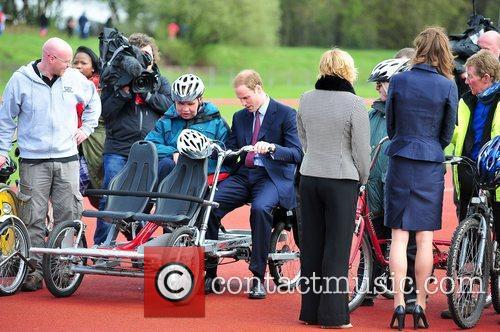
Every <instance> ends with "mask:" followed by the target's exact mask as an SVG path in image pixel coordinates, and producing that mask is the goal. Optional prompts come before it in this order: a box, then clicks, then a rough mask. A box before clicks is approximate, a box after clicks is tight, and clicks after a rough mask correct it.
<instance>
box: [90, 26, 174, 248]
mask: <svg viewBox="0 0 500 332" xmlns="http://www.w3.org/2000/svg"><path fill="white" fill-rule="evenodd" d="M128 41H129V43H130V44H131V45H133V46H137V47H138V48H140V49H141V50H142V52H143V55H144V58H145V59H148V60H149V61H148V63H146V65H147V68H146V69H145V71H143V73H142V74H141V76H140V77H139V78H137V77H136V78H135V79H134V80H132V82H130V83H129V84H128V85H125V86H122V87H121V88H118V89H115V88H114V87H113V86H112V85H108V86H105V87H104V88H103V90H102V96H101V99H102V108H103V111H102V115H103V117H104V121H105V126H106V141H105V143H104V155H103V169H104V180H103V188H104V189H107V188H108V185H109V183H110V182H111V179H113V177H114V176H115V175H116V174H118V172H120V171H121V170H122V169H123V167H124V166H125V163H126V162H127V158H128V154H129V151H130V147H131V146H132V144H133V143H134V142H136V141H139V140H142V139H144V137H146V135H147V134H148V133H149V132H150V131H151V130H153V129H154V126H155V123H156V121H158V119H159V118H160V117H161V116H162V115H163V114H164V113H165V112H166V111H167V110H168V108H169V107H170V106H171V105H172V104H173V102H172V98H171V95H170V84H169V82H168V80H167V79H166V78H165V77H163V76H161V74H160V71H159V69H158V66H157V63H158V61H159V52H158V47H157V46H156V43H155V41H154V39H153V38H151V37H149V36H147V35H146V34H143V33H134V34H132V35H131V36H130V37H129V39H128ZM145 72H146V76H145ZM147 73H151V74H153V75H154V76H155V77H156V82H155V84H152V86H149V85H150V84H149V83H150V82H148V80H149V78H148V77H153V75H149V76H147ZM144 77H146V78H144ZM148 89H149V91H148ZM134 91H135V92H134ZM105 205H106V200H105V198H103V199H101V202H100V204H99V209H100V210H102V209H104V207H105ZM110 227H111V224H109V223H106V222H105V221H103V220H100V219H97V227H96V231H95V234H94V243H95V244H101V243H102V242H104V241H105V240H106V237H107V233H108V231H109V228H110Z"/></svg>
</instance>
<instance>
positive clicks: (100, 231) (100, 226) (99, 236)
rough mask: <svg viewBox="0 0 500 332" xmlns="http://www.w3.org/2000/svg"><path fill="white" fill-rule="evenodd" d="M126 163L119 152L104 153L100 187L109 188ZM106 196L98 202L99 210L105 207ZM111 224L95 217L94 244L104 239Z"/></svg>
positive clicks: (125, 159) (125, 158)
mask: <svg viewBox="0 0 500 332" xmlns="http://www.w3.org/2000/svg"><path fill="white" fill-rule="evenodd" d="M126 163H127V157H124V156H122V155H119V154H112V153H109V154H104V155H103V159H102V165H103V169H104V179H103V182H102V189H109V188H108V186H109V184H110V182H111V180H112V179H113V178H114V177H115V176H116V174H118V173H119V172H120V171H121V170H122V169H123V167H125V164H126ZM106 202H107V198H106V197H103V198H102V199H101V201H100V202H99V211H103V210H104V208H105V207H106ZM110 228H111V224H110V223H107V222H105V221H104V220H102V219H100V218H97V225H96V229H95V233H94V244H101V243H103V242H104V241H105V240H106V237H107V236H108V232H109V229H110Z"/></svg>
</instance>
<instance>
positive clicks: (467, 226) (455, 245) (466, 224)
mask: <svg viewBox="0 0 500 332" xmlns="http://www.w3.org/2000/svg"><path fill="white" fill-rule="evenodd" d="M479 225H480V222H479V220H477V219H475V218H473V217H467V218H466V219H464V220H463V221H462V222H460V224H459V225H458V227H457V228H456V229H455V232H454V233H453V237H452V240H451V245H450V250H449V252H448V261H447V269H446V276H447V277H448V279H447V283H446V288H447V289H446V291H447V298H448V308H449V309H450V312H451V316H452V318H453V321H454V322H455V324H457V326H459V327H461V328H464V329H469V328H472V327H474V326H475V325H476V324H477V322H478V321H479V319H480V318H481V314H482V312H483V309H484V303H485V300H486V296H487V289H488V281H489V272H490V267H489V264H490V258H491V241H490V238H489V230H488V231H487V234H488V239H487V240H486V246H485V256H484V259H483V271H484V274H483V276H482V284H483V292H482V293H481V294H480V295H478V301H477V303H476V306H475V308H474V310H473V311H472V313H471V314H470V315H469V316H468V317H463V316H462V314H461V308H460V307H459V303H457V300H456V299H455V297H454V294H455V292H454V290H453V289H452V287H454V285H453V284H452V283H451V280H454V276H455V274H456V271H455V269H456V268H455V267H456V265H457V260H458V259H459V254H460V247H461V245H462V241H463V240H464V237H465V235H466V234H468V232H469V231H470V230H474V229H475V230H479ZM452 290H453V291H452Z"/></svg>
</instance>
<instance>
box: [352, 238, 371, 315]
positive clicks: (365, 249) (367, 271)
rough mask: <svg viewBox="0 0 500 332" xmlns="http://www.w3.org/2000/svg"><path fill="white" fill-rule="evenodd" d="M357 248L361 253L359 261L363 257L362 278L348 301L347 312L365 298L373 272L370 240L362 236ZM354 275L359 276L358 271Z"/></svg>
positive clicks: (354, 308)
mask: <svg viewBox="0 0 500 332" xmlns="http://www.w3.org/2000/svg"><path fill="white" fill-rule="evenodd" d="M358 250H359V255H361V257H360V261H361V259H363V260H364V262H365V264H364V267H363V278H362V282H361V285H360V286H359V287H358V286H356V288H357V289H358V291H357V292H356V293H355V295H354V296H353V297H352V298H351V299H350V301H349V312H353V311H354V310H356V309H357V308H358V307H359V306H360V305H361V303H363V300H364V299H365V296H366V294H367V293H368V290H369V287H370V281H371V280H372V274H373V257H372V253H371V245H370V241H369V240H368V238H367V237H366V236H363V241H362V242H361V246H360V247H359V249H358ZM352 268H354V267H350V268H349V270H351V269H352ZM356 269H357V267H356ZM356 275H358V276H359V273H358V271H356ZM356 288H355V289H356Z"/></svg>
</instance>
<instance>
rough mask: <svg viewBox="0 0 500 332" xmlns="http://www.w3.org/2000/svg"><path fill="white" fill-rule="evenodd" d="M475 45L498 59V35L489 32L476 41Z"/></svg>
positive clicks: (499, 39)
mask: <svg viewBox="0 0 500 332" xmlns="http://www.w3.org/2000/svg"><path fill="white" fill-rule="evenodd" d="M477 45H478V46H479V47H481V48H482V49H483V50H488V51H490V52H491V53H493V54H494V55H496V57H497V58H498V57H500V33H498V32H496V31H494V30H490V31H487V32H485V33H483V34H482V35H481V36H479V38H478V39H477Z"/></svg>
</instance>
